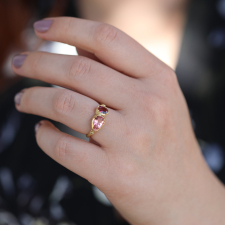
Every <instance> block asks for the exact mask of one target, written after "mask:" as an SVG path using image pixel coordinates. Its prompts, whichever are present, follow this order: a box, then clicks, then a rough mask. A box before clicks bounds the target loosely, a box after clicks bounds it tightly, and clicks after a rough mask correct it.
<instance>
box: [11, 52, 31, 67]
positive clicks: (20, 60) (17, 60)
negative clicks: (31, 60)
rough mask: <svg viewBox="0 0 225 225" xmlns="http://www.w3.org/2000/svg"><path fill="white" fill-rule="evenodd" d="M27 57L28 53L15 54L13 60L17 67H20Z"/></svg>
mask: <svg viewBox="0 0 225 225" xmlns="http://www.w3.org/2000/svg"><path fill="white" fill-rule="evenodd" d="M26 57H27V55H16V56H14V58H13V61H12V63H13V65H14V66H15V67H16V68H20V67H21V66H22V65H23V62H24V60H25V59H26Z"/></svg>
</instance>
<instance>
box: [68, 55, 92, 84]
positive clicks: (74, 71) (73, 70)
mask: <svg viewBox="0 0 225 225" xmlns="http://www.w3.org/2000/svg"><path fill="white" fill-rule="evenodd" d="M90 70H91V63H90V61H89V60H87V59H86V58H85V57H78V58H77V59H76V60H75V61H74V62H73V63H72V65H71V67H70V69H69V77H70V78H71V79H72V80H74V79H76V80H79V79H80V78H83V77H84V76H85V75H86V74H88V73H89V72H90Z"/></svg>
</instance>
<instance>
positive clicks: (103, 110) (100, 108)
mask: <svg viewBox="0 0 225 225" xmlns="http://www.w3.org/2000/svg"><path fill="white" fill-rule="evenodd" d="M98 111H99V112H100V113H102V114H104V115H106V114H107V113H108V109H107V108H106V107H104V106H101V105H100V106H99V107H98Z"/></svg>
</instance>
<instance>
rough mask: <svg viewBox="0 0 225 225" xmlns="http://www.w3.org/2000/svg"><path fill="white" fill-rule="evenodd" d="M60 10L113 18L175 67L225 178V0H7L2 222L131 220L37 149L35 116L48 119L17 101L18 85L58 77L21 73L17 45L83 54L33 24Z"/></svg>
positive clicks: (2, 14) (0, 34) (213, 164)
mask: <svg viewBox="0 0 225 225" xmlns="http://www.w3.org/2000/svg"><path fill="white" fill-rule="evenodd" d="M54 16H72V17H79V18H85V19H90V20H95V21H101V22H106V23H109V24H112V25H114V26H116V27H118V28H119V29H121V30H123V31H124V32H126V33H128V34H129V35H130V36H131V37H133V38H134V39H136V40H137V41H138V42H139V43H141V44H142V45H143V46H144V47H145V48H147V49H148V50H149V51H151V52H152V53H153V54H155V55H156V56H157V57H158V58H160V59H161V60H162V61H164V62H165V63H167V64H168V65H169V66H171V67H172V68H173V69H174V70H175V71H176V73H177V77H178V80H179V83H180V86H181V88H182V90H183V92H184V95H185V97H186V100H187V103H188V106H189V109H190V114H191V117H192V123H193V128H194V131H195V133H196V136H197V138H198V141H199V144H200V146H201V149H202V152H203V155H204V157H205V159H206V161H207V163H208V165H209V166H210V168H211V169H212V170H213V171H214V173H215V174H216V175H217V176H218V177H219V179H220V180H221V181H222V182H223V183H225V166H224V160H225V158H224V156H225V118H224V115H225V0H194V1H190V0H157V1H155V0H113V1H112V0H32V1H31V0H7V1H6V0H0V225H53V224H57V225H75V224H77V225H114V224H115V225H116V224H126V222H125V221H124V220H123V219H122V218H121V217H120V215H119V214H118V213H117V212H116V210H115V209H114V208H113V207H112V205H111V204H110V202H109V201H108V200H107V199H106V197H105V196H104V194H102V193H101V192H100V191H99V190H98V189H97V188H96V187H94V186H92V185H91V184H90V183H89V182H88V181H86V180H84V179H83V178H81V177H79V176H78V175H76V174H74V173H72V172H70V171H68V170H67V169H65V168H63V167H62V166H61V165H59V164H57V163H56V162H54V161H53V160H52V159H51V158H49V157H48V156H46V155H45V154H44V153H43V152H42V151H41V150H40V149H39V147H38V146H37V144H36V141H35V137H34V125H35V124H36V123H37V122H38V121H39V120H41V119H42V118H40V117H38V116H34V115H27V114H21V113H19V112H17V111H16V110H15V107H14V101H13V99H14V95H15V94H16V93H17V92H19V91H20V90H21V89H23V88H26V87H32V86H37V85H38V86H51V84H46V83H43V82H40V81H37V80H31V79H24V78H21V77H19V76H16V75H15V74H14V73H13V72H12V70H11V60H12V57H13V56H14V55H15V54H18V53H20V52H22V51H48V52H52V53H57V54H70V55H76V54H77V52H76V49H75V47H73V46H69V45H66V44H62V43H56V42H46V41H42V40H40V39H38V38H37V37H36V36H35V33H34V30H33V27H32V25H33V23H34V22H35V21H37V20H40V19H42V18H44V17H54ZM53 122H54V121H53ZM54 124H55V125H56V126H57V127H58V128H59V129H61V130H63V131H65V132H67V133H70V134H72V135H74V136H77V137H80V138H83V139H85V135H82V134H79V133H77V132H75V131H72V130H70V129H69V128H67V127H65V126H63V125H62V124H59V123H55V122H54ZM86 140H87V139H86Z"/></svg>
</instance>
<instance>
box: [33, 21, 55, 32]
mask: <svg viewBox="0 0 225 225" xmlns="http://www.w3.org/2000/svg"><path fill="white" fill-rule="evenodd" d="M52 22H53V20H39V21H37V22H35V23H34V29H35V30H36V31H38V32H46V31H47V30H48V29H49V28H50V26H51V25H52Z"/></svg>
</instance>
